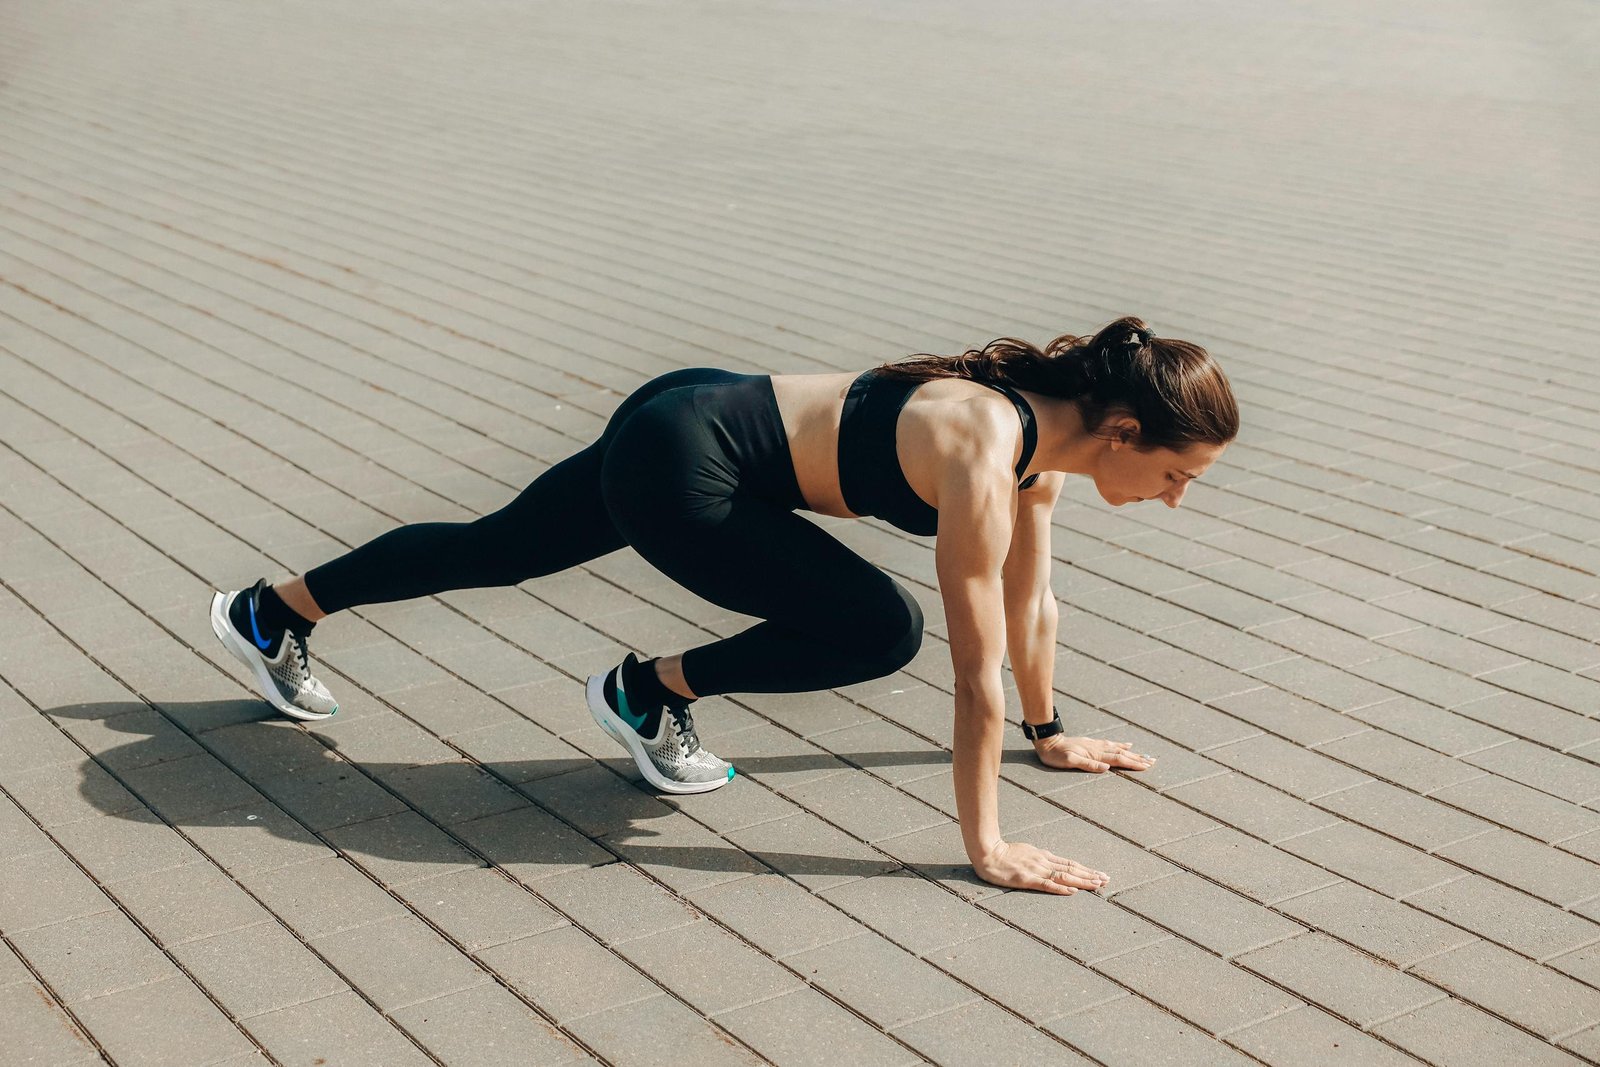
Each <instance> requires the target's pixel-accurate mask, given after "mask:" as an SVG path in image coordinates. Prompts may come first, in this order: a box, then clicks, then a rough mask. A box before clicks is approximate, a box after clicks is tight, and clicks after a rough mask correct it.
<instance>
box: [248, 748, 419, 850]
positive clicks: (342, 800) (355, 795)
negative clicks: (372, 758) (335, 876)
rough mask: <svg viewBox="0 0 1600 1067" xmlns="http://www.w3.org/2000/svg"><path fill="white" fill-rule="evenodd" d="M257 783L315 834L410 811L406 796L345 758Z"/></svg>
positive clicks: (274, 800) (323, 762) (267, 794)
mask: <svg viewBox="0 0 1600 1067" xmlns="http://www.w3.org/2000/svg"><path fill="white" fill-rule="evenodd" d="M256 786H257V787H258V788H259V789H260V790H261V792H262V793H264V794H266V796H267V797H269V798H270V799H271V800H272V801H273V802H274V803H275V804H277V805H279V806H280V807H282V808H283V810H284V811H286V812H288V813H289V814H290V815H292V816H293V817H294V818H295V820H296V821H297V822H299V823H300V824H301V825H303V826H305V827H306V828H307V829H308V830H311V831H312V832H314V833H322V832H323V831H326V830H333V829H337V828H338V827H341V826H349V825H350V824H352V823H360V822H366V821H368V820H369V819H376V818H379V817H381V816H384V815H394V814H396V813H398V812H402V811H405V810H406V802H405V801H404V800H403V799H401V798H400V797H397V796H395V794H394V793H391V792H390V791H389V790H388V789H385V788H384V787H383V786H382V785H380V784H378V782H376V781H374V780H373V779H372V778H370V777H368V776H367V775H366V774H363V773H362V772H361V770H360V769H359V768H358V767H356V766H355V764H352V763H348V762H345V761H343V760H338V761H334V762H328V761H322V762H321V763H319V764H317V765H315V766H310V767H305V768H303V769H301V770H297V771H292V772H290V773H289V774H285V775H280V776H277V777H273V778H265V779H257V780H256Z"/></svg>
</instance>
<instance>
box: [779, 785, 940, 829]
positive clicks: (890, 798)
mask: <svg viewBox="0 0 1600 1067" xmlns="http://www.w3.org/2000/svg"><path fill="white" fill-rule="evenodd" d="M784 792H785V793H786V795H787V796H788V797H789V799H790V800H793V801H794V802H795V803H797V804H799V805H801V806H802V807H804V808H805V809H806V810H808V811H810V812H813V813H814V814H816V815H820V816H821V817H822V818H824V819H826V820H827V821H828V822H830V823H832V824H834V825H835V826H837V827H839V828H840V829H842V830H843V831H844V832H845V833H847V834H850V835H852V836H853V837H857V838H859V839H861V840H863V841H868V842H872V841H881V840H883V839H885V838H890V837H899V836H900V835H902V834H909V833H915V832H916V831H918V830H925V829H927V828H929V827H931V826H938V825H940V824H942V823H945V822H947V821H949V820H948V817H947V816H946V815H944V814H943V813H942V812H939V811H937V810H935V809H933V808H931V807H929V806H928V805H926V804H922V803H919V802H918V801H916V800H914V799H912V798H911V797H909V796H907V795H906V794H905V793H902V792H900V791H899V790H897V789H894V788H893V787H891V786H889V785H886V784H885V783H883V782H880V781H878V780H877V779H875V778H872V777H871V776H869V775H867V774H865V773H863V772H861V771H852V772H848V773H846V774H837V775H833V776H831V777H829V778H824V779H821V780H820V781H815V782H810V783H803V784H801V785H797V786H792V787H789V788H786V789H785V790H784ZM768 825H771V824H768ZM757 832H759V831H757Z"/></svg>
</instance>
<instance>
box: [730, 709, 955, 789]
mask: <svg viewBox="0 0 1600 1067" xmlns="http://www.w3.org/2000/svg"><path fill="white" fill-rule="evenodd" d="M737 736H738V743H739V744H752V743H753V742H755V741H756V740H757V739H761V745H762V747H761V748H759V749H758V751H760V752H761V753H762V757H761V758H760V759H759V760H758V761H756V762H753V763H752V761H751V760H750V759H749V758H748V757H746V758H745V759H744V761H743V762H739V761H737V760H736V761H735V762H736V763H737V764H738V766H739V769H740V773H741V774H742V773H744V772H745V771H746V770H748V771H749V773H750V774H751V775H752V776H753V777H754V778H755V779H756V780H757V781H760V782H762V783H763V784H765V785H768V786H770V787H771V788H773V789H776V790H778V791H779V792H781V793H787V792H788V791H789V790H790V789H791V788H794V787H797V786H800V785H803V784H806V783H808V782H812V781H815V780H816V779H818V778H823V777H825V776H827V775H829V774H835V773H838V772H839V771H841V770H843V769H844V765H843V763H842V761H843V760H849V761H850V763H853V764H855V765H856V766H857V767H862V768H865V769H866V770H868V771H870V772H872V773H873V774H874V775H876V776H877V777H879V778H882V779H883V780H884V781H886V782H889V783H890V784H891V785H899V784H900V783H902V782H910V781H914V780H916V779H918V778H926V777H928V776H929V775H934V774H948V773H949V767H950V753H949V752H948V751H946V750H945V749H942V748H940V747H939V746H937V745H934V744H930V743H929V742H927V741H925V740H923V739H922V738H920V737H918V736H916V735H915V734H913V733H911V732H910V731H909V730H904V729H901V728H900V727H899V726H896V725H895V724H894V723H890V722H883V721H882V720H876V721H873V722H867V723H862V724H861V725H860V726H850V727H847V728H845V729H843V730H830V731H828V732H827V733H825V734H818V735H816V736H815V737H814V738H812V739H811V744H812V745H816V746H820V749H821V752H819V753H818V754H817V755H814V756H813V755H809V753H811V752H817V749H813V748H812V747H811V745H805V744H804V743H803V742H799V741H797V740H790V741H783V740H780V739H777V738H771V739H768V738H767V735H766V730H765V728H764V727H759V726H758V727H755V728H753V729H751V730H744V731H740V733H739V734H738V735H737ZM822 753H826V754H822ZM723 758H724V759H733V757H732V756H728V755H724V756H723ZM835 761H840V762H835Z"/></svg>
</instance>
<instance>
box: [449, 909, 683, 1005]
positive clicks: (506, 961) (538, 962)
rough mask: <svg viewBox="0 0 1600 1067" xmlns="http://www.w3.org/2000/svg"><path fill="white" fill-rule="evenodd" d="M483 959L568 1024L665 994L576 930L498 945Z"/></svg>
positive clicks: (480, 955) (483, 954)
mask: <svg viewBox="0 0 1600 1067" xmlns="http://www.w3.org/2000/svg"><path fill="white" fill-rule="evenodd" d="M478 959H479V960H481V961H482V962H483V963H484V965H485V966H488V967H490V968H493V970H494V971H495V973H497V974H499V975H501V976H502V977H504V978H505V980H506V981H507V982H509V983H510V984H511V985H512V987H513V988H515V989H517V990H518V991H519V992H521V993H524V994H526V995H527V996H528V997H529V999H531V1000H532V1001H533V1003H534V1004H536V1005H538V1007H539V1009H540V1010H541V1011H543V1012H545V1013H547V1014H548V1015H549V1016H550V1018H552V1019H554V1020H555V1021H556V1022H557V1023H560V1024H562V1025H563V1026H564V1025H566V1024H567V1023H569V1022H570V1021H572V1020H573V1019H577V1018H581V1017H583V1016H585V1015H590V1014H593V1013H595V1012H601V1013H604V1014H606V1015H613V1014H615V1012H616V1009H618V1008H620V1007H622V1006H624V1005H627V1004H632V1003H634V1002H636V1001H640V1000H647V999H652V998H660V997H662V996H663V993H662V990H661V987H660V986H658V985H656V984H654V983H653V982H650V981H649V980H648V979H646V978H645V977H644V976H642V975H641V974H640V973H639V972H638V971H636V970H635V969H633V968H632V967H630V966H628V965H627V964H626V963H624V962H622V960H621V959H619V958H618V957H617V956H615V955H613V954H612V953H611V952H608V951H607V950H606V949H604V948H602V947H601V946H600V945H599V944H598V943H597V942H596V941H595V940H594V939H593V938H592V937H590V936H589V935H588V934H585V933H584V932H583V931H582V930H579V929H577V928H576V927H572V926H565V927H561V928H560V929H557V930H547V931H545V932H544V933H542V934H534V935H533V936H532V937H524V938H521V939H519V940H516V941H512V942H509V943H507V944H504V945H497V946H495V947H494V948H491V949H487V950H485V951H483V952H480V953H478Z"/></svg>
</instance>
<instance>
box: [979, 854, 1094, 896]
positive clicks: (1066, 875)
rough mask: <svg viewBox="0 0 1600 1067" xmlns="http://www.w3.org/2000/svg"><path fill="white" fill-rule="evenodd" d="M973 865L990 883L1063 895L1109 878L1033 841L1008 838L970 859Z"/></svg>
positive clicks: (1092, 886) (1091, 886)
mask: <svg viewBox="0 0 1600 1067" xmlns="http://www.w3.org/2000/svg"><path fill="white" fill-rule="evenodd" d="M972 869H973V870H974V871H976V872H977V873H978V877H979V878H982V879H983V880H984V881H985V882H989V883H991V884H993V885H998V886H1004V887H1005V888H1007V889H1033V890H1037V891H1039V892H1041V893H1058V894H1061V895H1063V896H1070V895H1071V894H1073V893H1076V892H1077V891H1078V890H1080V889H1089V890H1094V889H1102V888H1104V887H1105V885H1106V883H1107V882H1109V881H1110V879H1109V878H1108V877H1107V876H1106V874H1105V872H1103V871H1097V870H1094V869H1092V868H1090V867H1085V866H1084V865H1083V864H1081V863H1074V862H1073V861H1072V860H1069V859H1063V858H1062V857H1060V856H1058V855H1056V854H1055V853H1054V852H1049V851H1046V850H1045V849H1042V848H1035V847H1034V846H1033V845H1025V844H1022V843H1021V842H1011V841H1002V842H1000V843H999V844H998V845H996V846H995V847H994V848H992V849H990V850H989V853H988V855H986V856H984V857H983V858H982V859H979V860H975V861H974V862H973V864H972Z"/></svg>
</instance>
